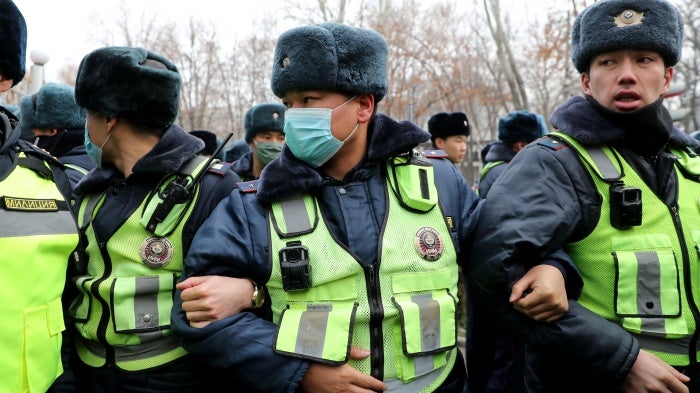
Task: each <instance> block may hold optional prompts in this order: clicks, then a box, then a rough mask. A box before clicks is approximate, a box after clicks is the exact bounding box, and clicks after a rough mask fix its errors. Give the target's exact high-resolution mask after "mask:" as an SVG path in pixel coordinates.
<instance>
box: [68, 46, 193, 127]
mask: <svg viewBox="0 0 700 393" xmlns="http://www.w3.org/2000/svg"><path fill="white" fill-rule="evenodd" d="M180 84H181V78H180V74H179V73H178V71H177V68H176V67H175V65H174V64H173V63H171V62H170V61H169V60H167V59H166V58H165V57H163V56H161V55H159V54H157V53H153V52H151V51H147V50H146V49H143V48H132V47H114V46H111V47H105V48H100V49H97V50H94V51H92V52H91V53H89V54H88V55H87V56H85V57H84V58H83V60H82V61H81V62H80V67H79V68H78V76H77V77H76V84H75V100H76V102H77V103H78V105H80V106H81V107H83V108H86V109H89V110H92V111H96V112H99V113H101V114H103V115H106V116H116V117H123V118H125V119H127V120H130V121H132V122H134V123H135V124H137V125H140V126H145V127H152V128H156V129H157V128H167V127H169V126H170V125H171V124H173V122H175V119H176V118H177V112H178V106H179V100H180Z"/></svg>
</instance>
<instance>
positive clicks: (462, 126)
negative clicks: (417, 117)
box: [428, 112, 470, 143]
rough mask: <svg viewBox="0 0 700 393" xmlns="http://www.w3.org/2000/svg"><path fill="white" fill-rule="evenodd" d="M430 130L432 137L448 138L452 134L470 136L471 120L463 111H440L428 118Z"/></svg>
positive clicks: (433, 139)
mask: <svg viewBox="0 0 700 393" xmlns="http://www.w3.org/2000/svg"><path fill="white" fill-rule="evenodd" d="M428 132H429V133H430V139H431V140H432V141H433V143H434V142H435V138H443V139H444V138H447V137H448V136H452V135H464V136H469V132H470V129H469V120H468V119H467V115H466V114H464V113H462V112H452V113H447V112H440V113H436V114H434V115H432V116H430V119H429V120H428Z"/></svg>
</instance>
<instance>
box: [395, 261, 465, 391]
mask: <svg viewBox="0 0 700 393" xmlns="http://www.w3.org/2000/svg"><path fill="white" fill-rule="evenodd" d="M449 282H450V272H449V271H447V270H444V271H436V272H422V273H407V274H397V275H394V276H393V277H392V290H393V292H394V297H393V298H392V302H393V303H394V305H396V308H397V309H398V311H399V315H400V323H399V324H396V325H395V326H394V337H395V338H396V340H397V342H396V346H397V354H403V355H404V356H399V357H398V359H397V365H398V367H397V372H398V374H399V377H400V378H401V379H402V380H403V381H404V382H409V381H411V380H413V379H415V378H416V377H419V376H421V375H424V374H427V373H430V372H432V371H433V370H436V369H438V368H441V367H443V366H445V364H446V361H447V357H446V354H447V351H448V350H450V349H452V348H454V347H455V345H456V343H457V330H456V319H455V318H456V317H455V310H456V305H457V300H456V299H455V298H454V297H453V295H452V294H451V293H450V291H449V289H448V288H449Z"/></svg>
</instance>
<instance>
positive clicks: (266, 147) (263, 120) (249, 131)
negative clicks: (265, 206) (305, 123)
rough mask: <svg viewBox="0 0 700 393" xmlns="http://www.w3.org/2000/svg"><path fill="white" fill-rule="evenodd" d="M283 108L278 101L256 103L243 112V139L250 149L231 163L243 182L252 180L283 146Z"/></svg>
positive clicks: (258, 175)
mask: <svg viewBox="0 0 700 393" xmlns="http://www.w3.org/2000/svg"><path fill="white" fill-rule="evenodd" d="M284 111H285V107H284V105H282V104H275V103H263V104H258V105H255V106H253V107H251V108H250V109H248V111H247V112H246V114H245V119H244V125H245V141H246V142H247V143H248V146H250V150H251V151H250V152H248V153H245V154H243V155H242V156H241V158H239V159H238V160H237V161H236V162H234V163H233V170H234V171H235V172H236V173H237V174H238V176H240V177H241V179H242V180H243V181H248V180H255V179H257V178H259V177H260V172H262V170H263V168H265V166H266V165H267V164H268V163H269V162H270V161H272V160H274V159H275V158H277V156H279V155H280V153H281V152H282V146H284V130H283V128H284Z"/></svg>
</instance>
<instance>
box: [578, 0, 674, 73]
mask: <svg viewBox="0 0 700 393" xmlns="http://www.w3.org/2000/svg"><path fill="white" fill-rule="evenodd" d="M621 49H635V50H648V51H653V52H656V53H658V54H659V55H661V56H662V57H663V59H664V65H666V66H674V65H676V64H677V63H678V61H679V60H680V58H681V52H682V49H683V15H682V14H681V13H680V11H679V10H678V9H677V8H676V7H675V6H674V5H673V4H671V3H670V2H669V1H668V0H601V1H597V2H595V3H593V4H592V5H590V6H588V7H586V8H585V9H584V10H583V11H581V12H580V13H579V14H578V15H577V16H576V19H575V20H574V26H573V28H572V31H571V60H572V61H573V63H574V66H575V67H576V69H577V70H578V71H579V72H588V71H589V68H590V65H591V60H593V58H594V57H596V56H597V55H599V54H601V53H606V52H613V51H618V50H621Z"/></svg>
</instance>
